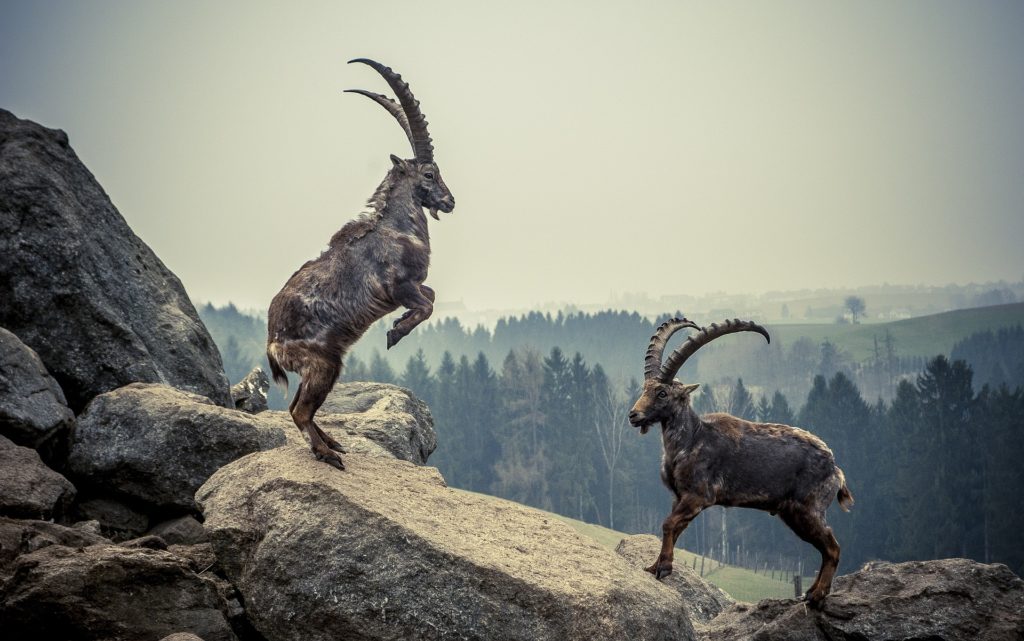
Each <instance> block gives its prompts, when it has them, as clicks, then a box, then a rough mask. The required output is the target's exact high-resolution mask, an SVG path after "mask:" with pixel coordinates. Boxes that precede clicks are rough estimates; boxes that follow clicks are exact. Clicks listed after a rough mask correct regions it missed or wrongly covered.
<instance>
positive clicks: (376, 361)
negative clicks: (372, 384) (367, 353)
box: [369, 350, 396, 385]
mask: <svg viewBox="0 0 1024 641" xmlns="http://www.w3.org/2000/svg"><path fill="white" fill-rule="evenodd" d="M369 378H370V380H371V381H376V382H378V383H388V384H390V385H394V384H395V382H396V380H395V370H393V369H391V364H390V363H388V361H387V359H385V358H384V357H383V356H381V354H380V352H379V351H377V350H373V357H372V358H371V359H370V371H369Z"/></svg>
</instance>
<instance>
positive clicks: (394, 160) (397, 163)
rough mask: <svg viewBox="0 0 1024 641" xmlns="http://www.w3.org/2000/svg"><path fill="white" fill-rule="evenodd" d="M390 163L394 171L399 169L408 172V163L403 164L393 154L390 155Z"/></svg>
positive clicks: (402, 161) (403, 162)
mask: <svg viewBox="0 0 1024 641" xmlns="http://www.w3.org/2000/svg"><path fill="white" fill-rule="evenodd" d="M391 162H392V163H394V165H395V168H396V169H401V170H402V171H406V172H407V171H409V163H407V162H405V161H404V160H402V159H401V158H399V157H398V156H396V155H395V154H391Z"/></svg>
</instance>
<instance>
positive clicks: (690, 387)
mask: <svg viewBox="0 0 1024 641" xmlns="http://www.w3.org/2000/svg"><path fill="white" fill-rule="evenodd" d="M698 387H700V383H691V384H689V385H683V391H684V392H686V395H687V396H689V395H690V394H693V393H694V392H696V391H697V388H698Z"/></svg>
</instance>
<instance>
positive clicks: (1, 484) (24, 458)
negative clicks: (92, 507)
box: [0, 436, 75, 519]
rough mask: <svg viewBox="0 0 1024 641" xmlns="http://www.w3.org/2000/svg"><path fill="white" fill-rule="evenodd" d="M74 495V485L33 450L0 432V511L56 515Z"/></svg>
mask: <svg viewBox="0 0 1024 641" xmlns="http://www.w3.org/2000/svg"><path fill="white" fill-rule="evenodd" d="M74 498H75V486H73V485H72V484H71V482H70V481H68V480H67V479H66V478H64V477H63V476H61V475H60V474H58V473H57V472H54V471H53V470H51V469H50V468H48V467H46V466H45V465H44V464H43V461H42V459H40V458H39V453H38V452H36V451H35V450H33V449H31V448H28V447H22V446H20V445H15V444H14V443H13V442H11V441H10V440H9V439H7V438H6V437H3V436H0V515H3V516H11V517H16V518H34V519H50V518H55V517H56V518H59V517H61V516H62V515H63V514H64V513H65V512H66V511H67V508H68V507H69V505H70V504H71V501H72V500H74Z"/></svg>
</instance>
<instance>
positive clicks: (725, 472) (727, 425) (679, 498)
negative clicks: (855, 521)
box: [629, 318, 853, 605]
mask: <svg viewBox="0 0 1024 641" xmlns="http://www.w3.org/2000/svg"><path fill="white" fill-rule="evenodd" d="M684 327H685V328H691V329H696V330H700V331H698V332H697V333H696V334H694V335H692V336H690V337H689V338H687V339H686V342H684V343H683V344H682V345H681V346H680V347H679V348H678V349H676V350H675V351H674V352H672V354H671V355H670V356H669V358H668V360H667V361H666V362H665V363H664V364H662V362H661V355H662V353H663V352H664V351H665V344H666V343H667V342H668V340H669V338H670V337H671V336H672V334H674V333H675V332H677V331H679V330H680V329H682V328H684ZM734 332H757V333H759V334H761V335H762V336H764V337H765V339H767V340H769V341H770V340H771V339H770V338H769V337H768V332H767V330H765V329H764V328H763V327H761V326H760V325H756V324H754V323H752V322H750V321H741V320H738V319H737V320H732V321H725V323H723V324H722V325H718V324H715V323H712V325H711V326H710V327H708V328H701V327H699V326H697V325H695V324H694V323H692V322H690V321H688V320H686V319H685V318H673V319H672V320H669V321H666V322H665V323H662V325H661V326H660V327H658V329H657V331H656V332H655V334H654V336H652V337H651V343H650V345H649V346H648V348H647V354H646V358H645V362H644V386H643V392H642V393H641V395H640V398H639V399H637V401H636V404H635V405H633V409H632V411H630V413H629V422H630V423H632V424H633V425H634V426H636V427H639V428H640V433H641V434H646V433H647V430H648V428H650V426H651V425H652V424H653V423H656V422H660V423H661V437H662V445H663V448H664V457H663V459H662V468H661V480H662V481H663V482H664V483H665V485H666V486H668V489H670V490H672V493H673V494H674V495H675V496H674V500H673V503H672V512H671V513H670V514H669V516H668V518H666V519H665V523H664V525H663V526H662V532H663V538H662V545H661V553H660V554H659V555H658V559H657V560H656V561H655V563H654V565H652V566H651V567H649V568H647V571H648V572H650V573H652V574H654V575H655V576H656V577H657V578H659V579H660V578H661V577H663V576H666V575H668V574H669V573H671V572H672V553H673V548H674V547H675V543H676V539H678V538H679V535H680V534H681V533H682V531H683V530H684V529H685V528H686V526H687V525H689V523H690V521H692V520H693V519H694V518H695V517H696V516H697V515H698V514H700V512H701V510H703V509H704V508H706V507H710V506H712V505H721V506H727V507H751V508H756V509H759V510H765V511H768V512H771V513H772V514H773V515H774V514H778V515H779V516H780V517H782V520H783V522H784V523H785V524H786V525H788V526H789V527H790V529H792V530H793V531H794V532H795V533H796V534H797V536H799V537H800V538H801V539H803V540H804V541H807V542H808V543H811V544H812V545H814V547H815V548H817V550H818V551H819V552H820V553H821V559H822V560H821V569H820V570H819V572H818V578H817V579H816V580H815V581H814V584H813V585H812V586H811V588H810V589H809V590H808V591H807V601H808V602H809V603H810V604H811V605H818V604H820V603H821V601H822V599H824V598H825V595H827V594H828V593H829V590H830V589H831V587H832V577H833V575H834V574H835V571H836V566H837V565H838V564H839V543H837V542H836V538H835V537H834V536H833V535H832V529H831V528H829V527H828V525H827V524H826V523H825V510H826V509H827V508H828V506H829V505H830V504H831V503H832V499H833V497H838V499H839V505H840V506H841V507H842V508H843V509H844V510H848V508H849V507H850V506H851V505H853V495H852V494H850V490H849V489H847V487H846V477H845V476H844V475H843V472H842V470H840V469H839V468H838V467H837V466H836V463H835V459H834V458H833V457H832V451H831V450H830V449H828V446H826V445H825V443H824V442H822V441H821V439H819V438H818V437H816V436H814V435H813V434H810V433H809V432H806V431H804V430H802V429H799V428H796V427H789V426H788V425H776V424H771V423H752V422H750V421H745V420H743V419H740V418H736V417H735V416H730V415H729V414H707V415H705V416H697V413H696V412H694V411H693V409H692V407H691V406H690V395H691V394H692V393H693V391H694V390H695V389H697V387H698V386H697V385H686V384H684V383H681V382H679V381H678V380H675V375H676V372H678V371H679V368H680V367H682V365H683V363H685V362H686V359H688V358H689V357H690V356H692V355H693V353H694V352H696V351H697V350H698V349H700V348H701V347H703V346H704V345H707V344H708V343H710V342H711V341H713V340H714V339H716V338H718V337H720V336H724V335H726V334H732V333H734Z"/></svg>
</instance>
